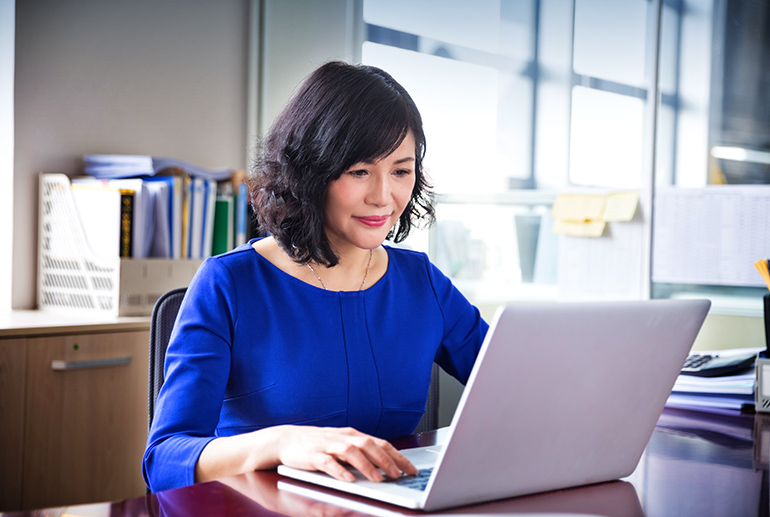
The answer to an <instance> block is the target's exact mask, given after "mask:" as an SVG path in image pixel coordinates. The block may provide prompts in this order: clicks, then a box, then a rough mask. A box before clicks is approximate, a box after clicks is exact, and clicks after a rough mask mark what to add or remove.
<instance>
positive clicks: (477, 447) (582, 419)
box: [278, 300, 710, 510]
mask: <svg viewBox="0 0 770 517" xmlns="http://www.w3.org/2000/svg"><path fill="white" fill-rule="evenodd" d="M709 306H710V302H709V301H708V300H653V301H638V302H587V303H551V304H542V303H541V304H515V305H508V306H505V307H501V308H500V309H499V310H498V312H497V314H496V315H495V318H494V320H493V321H492V325H491V327H490V329H489V332H488V333H487V336H486V339H485V340H484V343H483V345H482V347H481V351H480V352H479V356H478V359H477V361H476V364H475V365H474V368H473V371H472V372H471V375H470V378H469V380H468V384H467V386H466V388H465V390H464V392H463V395H462V398H461V399H460V402H459V404H458V407H457V410H456V412H455V415H454V418H453V420H452V423H451V425H450V427H449V428H448V429H447V431H446V440H445V443H444V445H443V446H433V447H423V448H417V449H407V450H404V451H402V453H403V454H404V455H405V456H407V457H408V458H409V459H410V460H411V461H412V463H413V464H414V465H415V466H416V467H417V468H418V469H426V470H427V472H429V475H427V476H426V477H427V483H426V485H425V487H424V488H423V489H418V488H410V487H408V486H403V485H401V484H398V483H395V482H382V483H374V482H370V481H367V480H365V479H364V478H363V476H362V475H361V474H360V473H358V472H354V474H355V475H356V478H357V481H355V482H352V483H348V482H344V481H338V480H335V479H333V478H332V477H330V476H327V475H326V474H323V473H319V472H308V471H303V470H297V469H293V468H289V467H286V466H284V465H281V466H279V467H278V472H279V473H280V474H282V475H284V476H289V477H292V478H295V479H300V480H302V481H307V482H311V483H315V484H317V485H322V486H325V487H330V488H334V489H338V490H343V491H345V492H349V493H354V494H358V495H361V496H365V497H369V498H372V499H376V500H379V501H384V502H387V503H392V504H395V505H399V506H403V507H407V508H414V509H422V510H438V509H442V508H448V507H453V506H461V505H467V504H471V503H477V502H482V501H491V500H495V499H502V498H508V497H514V496H520V495H525V494H533V493H537V492H545V491H549V490H556V489H561V488H567V487H573V486H579V485H585V484H590V483H599V482H603V481H609V480H613V479H618V478H622V477H625V476H628V475H630V474H631V473H632V472H633V471H634V469H635V468H636V465H637V463H638V462H639V459H640V457H641V455H642V452H643V451H644V448H645V446H646V445H647V442H648V441H649V439H650V436H651V434H652V432H653V429H654V428H655V424H656V422H657V420H658V418H659V416H660V414H661V412H662V411H663V407H664V406H665V403H666V399H667V398H668V396H669V394H670V393H671V388H672V387H673V385H674V381H675V380H676V378H677V375H678V374H679V371H680V370H681V368H682V366H683V364H684V361H685V359H686V357H687V355H688V353H689V351H690V349H691V347H692V344H693V342H694V340H695V337H696V335H697V334H698V331H699V330H700V328H701V325H702V323H703V320H704V318H705V317H706V313H707V312H708V309H709ZM430 469H432V470H430ZM400 482H401V480H399V483H400ZM409 482H414V480H413V479H409ZM279 488H281V489H284V490H293V491H300V492H301V493H303V494H305V495H308V493H307V492H308V491H307V490H298V488H297V486H296V485H291V484H289V483H285V482H282V483H279Z"/></svg>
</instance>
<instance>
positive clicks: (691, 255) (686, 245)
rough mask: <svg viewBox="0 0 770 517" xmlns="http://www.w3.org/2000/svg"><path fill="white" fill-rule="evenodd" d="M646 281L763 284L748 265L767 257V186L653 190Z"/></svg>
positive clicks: (769, 204)
mask: <svg viewBox="0 0 770 517" xmlns="http://www.w3.org/2000/svg"><path fill="white" fill-rule="evenodd" d="M654 203H655V211H654V213H655V218H654V220H653V238H654V246H653V253H652V280H653V281H654V282H666V283H676V284H705V285H733V286H756V287H764V286H765V284H764V281H763V280H762V277H761V276H760V275H758V274H757V270H756V268H755V267H754V263H755V262H756V261H757V260H758V259H762V258H765V257H768V256H770V186H767V185H751V186H742V185H713V186H708V187H705V188H700V189H683V188H674V187H665V188H658V189H656V191H655V201H654Z"/></svg>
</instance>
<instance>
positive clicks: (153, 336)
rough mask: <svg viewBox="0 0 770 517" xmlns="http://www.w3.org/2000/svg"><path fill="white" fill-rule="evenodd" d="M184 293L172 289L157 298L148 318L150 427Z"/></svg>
mask: <svg viewBox="0 0 770 517" xmlns="http://www.w3.org/2000/svg"><path fill="white" fill-rule="evenodd" d="M186 292H187V288H186V287H180V288H179V289H173V290H171V291H169V292H167V293H165V294H164V295H163V296H161V297H160V298H158V301H156V302H155V306H154V307H153V308H152V316H151V318H150V372H149V374H150V375H149V379H150V385H149V390H148V394H149V397H148V398H149V400H148V412H149V424H150V425H152V418H153V415H154V414H155V401H157V400H158V393H159V392H160V387H161V386H162V385H163V363H164V362H165V360H166V348H167V347H168V340H169V339H170V338H171V330H172V329H173V328H174V321H176V315H177V313H178V312H179V306H180V305H181V304H182V298H184V294H185V293H186Z"/></svg>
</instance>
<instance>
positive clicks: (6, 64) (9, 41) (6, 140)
mask: <svg viewBox="0 0 770 517" xmlns="http://www.w3.org/2000/svg"><path fill="white" fill-rule="evenodd" d="M15 11H16V1H15V0H0V242H2V243H6V244H5V249H6V251H5V253H0V313H3V312H7V311H8V310H9V309H10V308H11V254H10V253H9V252H8V245H7V243H10V242H11V240H12V238H13V226H12V225H11V221H12V220H13V68H14V37H15V31H14V28H15V23H14V20H15V17H16V14H15Z"/></svg>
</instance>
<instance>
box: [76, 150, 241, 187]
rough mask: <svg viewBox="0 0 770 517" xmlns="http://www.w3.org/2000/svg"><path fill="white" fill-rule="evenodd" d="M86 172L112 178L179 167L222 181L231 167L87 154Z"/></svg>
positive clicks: (151, 174) (118, 155) (152, 173)
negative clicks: (210, 166)
mask: <svg viewBox="0 0 770 517" xmlns="http://www.w3.org/2000/svg"><path fill="white" fill-rule="evenodd" d="M83 162H84V164H85V171H86V174H88V175H90V176H93V177H95V178H101V179H113V178H130V177H135V176H154V175H155V174H157V173H159V172H161V171H163V170H166V169H172V168H176V169H181V170H182V171H183V172H184V173H185V174H189V175H190V176H195V177H198V178H203V179H206V180H213V181H222V180H226V179H229V178H230V177H231V176H232V175H233V169H216V170H209V169H203V168H201V167H198V166H196V165H192V164H190V163H187V162H183V161H182V160H175V159H172V158H158V157H154V156H144V155H130V154H129V155H125V154H87V155H85V156H83Z"/></svg>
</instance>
